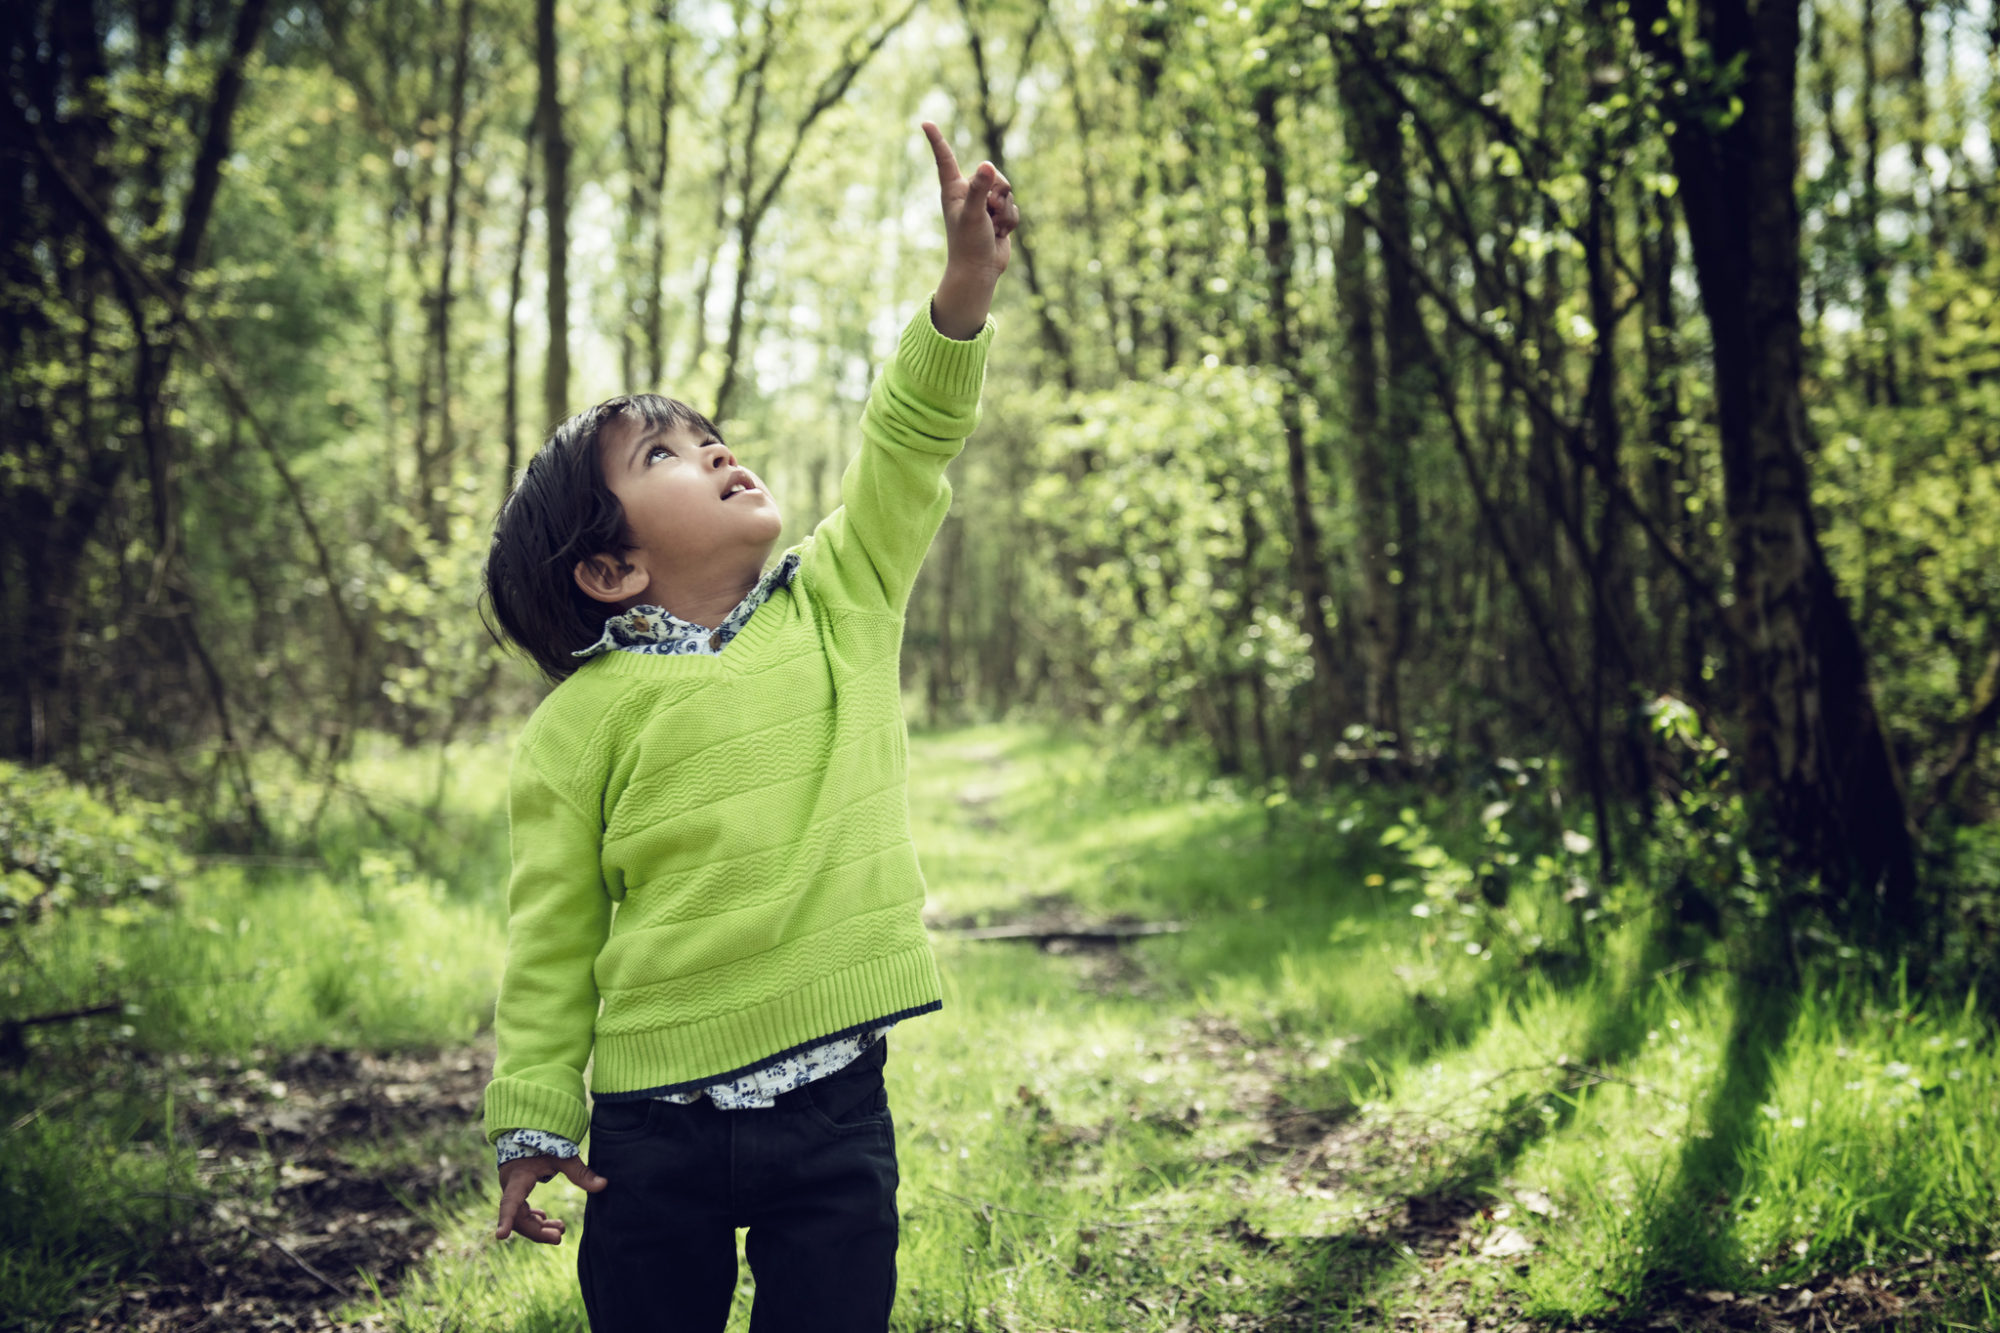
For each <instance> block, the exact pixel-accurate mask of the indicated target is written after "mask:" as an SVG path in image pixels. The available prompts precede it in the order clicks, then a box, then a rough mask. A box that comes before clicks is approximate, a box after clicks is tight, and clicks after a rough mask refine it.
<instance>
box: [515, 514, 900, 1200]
mask: <svg viewBox="0 0 2000 1333" xmlns="http://www.w3.org/2000/svg"><path fill="white" fill-rule="evenodd" d="M798 568H799V553H798V552H797V551H788V552H787V553H786V554H785V558H784V559H783V560H780V561H779V562H778V563H777V564H776V565H775V566H773V567H772V569H771V571H770V572H769V573H768V574H766V575H764V577H763V578H762V579H760V580H758V583H757V586H756V587H755V588H752V589H751V590H750V595H749V596H748V597H745V598H744V599H743V600H742V601H741V602H738V603H737V604H736V609H735V610H734V611H731V612H730V613H729V614H728V615H726V616H724V617H723V618H722V623H721V624H720V625H717V626H716V627H715V628H714V629H712V630H711V629H709V628H708V627H707V626H705V625H696V624H694V623H692V622H691V621H686V620H682V619H681V618H680V617H679V616H677V615H675V614H674V613H673V612H671V611H668V610H666V609H665V608H664V607H658V606H635V607H633V608H632V609H631V610H630V611H626V612H624V613H623V614H621V615H615V616H612V617H611V618H610V619H609V620H606V621H605V622H604V633H603V634H602V635H600V636H599V637H598V640H597V642H596V643H593V644H591V645H590V647H588V648H584V649H581V650H579V651H578V652H577V653H576V654H575V656H577V657H595V656H596V655H597V654H599V653H603V652H612V651H616V652H623V653H649V654H654V655H676V656H678V655H681V654H707V655H710V656H713V655H716V654H719V653H721V651H722V650H723V649H724V648H727V647H728V646H729V644H730V641H731V640H732V639H734V638H735V637H736V636H737V634H738V633H740V632H741V631H742V629H743V626H744V625H746V624H748V623H749V620H750V617H751V615H753V614H754V613H755V612H756V610H757V608H758V607H760V606H762V605H763V604H764V603H765V602H766V601H768V600H770V597H771V594H772V593H774V592H776V591H778V589H780V588H782V587H784V586H785V585H786V584H788V583H790V582H791V581H792V575H793V574H795V573H797V572H798ZM888 1030H889V1025H887V1024H884V1025H883V1026H881V1027H879V1028H871V1029H869V1030H868V1031H866V1032H861V1033H857V1034H855V1035H853V1036H847V1037H833V1038H830V1039H828V1040H826V1041H822V1042H817V1043H815V1044H813V1045H811V1046H807V1047H805V1048H804V1049H802V1050H798V1051H794V1052H793V1053H791V1054H790V1055H787V1056H786V1057H785V1058H784V1059H782V1060H779V1061H777V1062H775V1063H773V1064H770V1065H767V1066H765V1067H764V1068H762V1069H753V1070H751V1071H750V1072H749V1073H747V1074H739V1075H738V1076H736V1077H735V1078H730V1079H724V1080H722V1081H721V1082H718V1083H711V1084H709V1085H708V1086H707V1087H704V1088H696V1089H694V1090H693V1091H691V1092H672V1093H662V1094H660V1097H659V1099H660V1100H661V1101H663V1102H677V1103H680V1104H681V1105H686V1104H688V1103H690V1102H694V1101H698V1100H700V1099H701V1098H703V1097H707V1098H708V1099H709V1100H710V1101H712V1102H714V1103H715V1104H716V1106H718V1107H720V1108H721V1109H722V1110H725V1111H744V1110H753V1109H762V1108H765V1107H769V1106H771V1105H773V1104H775V1103H776V1101H777V1099H778V1094H779V1093H783V1092H790V1091H792V1090H793V1089H794V1088H802V1087H804V1086H805V1085H806V1084H808V1083H811V1082H812V1081H813V1080H814V1079H820V1078H825V1077H826V1076H827V1075H828V1074H832V1073H835V1072H836V1071H838V1070H841V1069H845V1068H846V1067H847V1066H848V1065H850V1064H852V1063H853V1062H854V1061H855V1059H857V1058H858V1057H859V1056H860V1055H861V1053H862V1052H864V1051H866V1050H867V1049H868V1048H869V1047H870V1046H873V1045H874V1044H875V1043H876V1042H878V1041H880V1040H881V1039H882V1036H883V1034H884V1033H886V1032H888ZM577 1152H578V1149H577V1146H576V1144H574V1143H572V1142H570V1140H568V1139H566V1138H564V1137H562V1135H560V1134H550V1133H548V1132H547V1131H545V1130H539V1129H510V1130H507V1131H506V1132H505V1133H503V1134H501V1135H500V1137H499V1138H498V1139H496V1140H495V1141H494V1153H495V1156H496V1157H497V1159H498V1164H499V1165H505V1164H506V1163H508V1162H511V1161H513V1160H514V1159H515V1158H517V1157H536V1156H542V1155H546V1156H549V1157H575V1156H576V1155H577Z"/></svg>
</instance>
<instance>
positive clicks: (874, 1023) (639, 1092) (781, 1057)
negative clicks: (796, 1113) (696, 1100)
mask: <svg viewBox="0 0 2000 1333" xmlns="http://www.w3.org/2000/svg"><path fill="white" fill-rule="evenodd" d="M942 1008H944V1001H943V1000H932V1001H931V1002H930V1003H929V1004H920V1005H918V1006H917V1007H916V1008H914V1009H905V1010H904V1011H903V1012H902V1013H900V1014H884V1015H882V1016H881V1017H880V1018H871V1019H868V1020H867V1021H866V1022H862V1023H856V1024H854V1025H853V1026H852V1027H845V1028H842V1029H841V1030H840V1031H838V1032H829V1033H827V1034H826V1035H825V1036H824V1037H813V1038H811V1039H810V1040H808V1041H802V1042H800V1043H799V1044H798V1045H796V1046H792V1047H788V1048H786V1049H785V1050H782V1051H779V1052H778V1053H777V1054H776V1055H768V1056H765V1057H764V1058H763V1059H762V1060H758V1061H756V1062H754V1063H752V1064H747V1065H744V1066H743V1067H742V1068H741V1069H732V1070H729V1071H728V1072H727V1073H722V1074H712V1075H709V1076H707V1077H704V1078H691V1079H688V1080H687V1081H686V1082H684V1083H663V1084H661V1085H660V1086H659V1087H657V1088H638V1089H636V1090H634V1091H632V1092H597V1091H594V1090H593V1091H592V1092H591V1094H590V1097H591V1100H592V1101H599V1102H638V1101H645V1100H646V1099H648V1098H651V1097H666V1096H670V1095H672V1094H674V1093H679V1092H698V1091H700V1090H701V1089H703V1088H708V1087H712V1086H714V1085H715V1084H717V1083H728V1082H731V1081H732V1080H734V1079H739V1078H742V1077H743V1076H744V1075H745V1074H754V1073H756V1072H757V1071H758V1070H760V1069H769V1068H770V1067H771V1066H772V1065H775V1064H778V1063H780V1062H782V1061H785V1060H789V1059H791V1058H792V1057H793V1056H795V1055H797V1054H798V1053H799V1052H800V1051H809V1050H811V1049H812V1048H813V1047H815V1046H821V1045H824V1044H826V1043H827V1042H830V1041H838V1040H839V1039H840V1038H842V1037H854V1036H859V1035H860V1034H861V1033H863V1032H872V1031H874V1030H875V1029H876V1028H882V1027H888V1026H889V1025H890V1024H892V1023H900V1022H902V1021H903V1020H904V1019H906V1018H916V1017H919V1016H920V1015H923V1014H934V1013H936V1012H937V1011H938V1010H940V1009H942Z"/></svg>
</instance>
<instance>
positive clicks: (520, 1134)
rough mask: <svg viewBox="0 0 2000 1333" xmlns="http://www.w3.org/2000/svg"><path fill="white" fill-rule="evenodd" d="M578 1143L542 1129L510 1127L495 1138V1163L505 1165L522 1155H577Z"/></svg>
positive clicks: (495, 1164) (497, 1165)
mask: <svg viewBox="0 0 2000 1333" xmlns="http://www.w3.org/2000/svg"><path fill="white" fill-rule="evenodd" d="M576 1155H577V1146H576V1144H574V1143H572V1142H570V1141H569V1140H568V1139H566V1138H564V1137H563V1136H562V1135H560V1134H551V1133H549V1132H548V1131H547V1130H542V1129H510V1130H506V1131H505V1132H503V1133H502V1134H501V1135H500V1137H499V1138H497V1139H495V1140H493V1156H494V1162H493V1165H494V1166H496V1167H500V1166H505V1165H507V1163H509V1162H511V1161H514V1160H515V1159H517V1158H521V1157H544V1156H546V1157H575V1156H576Z"/></svg>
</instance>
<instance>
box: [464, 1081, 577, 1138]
mask: <svg viewBox="0 0 2000 1333" xmlns="http://www.w3.org/2000/svg"><path fill="white" fill-rule="evenodd" d="M485 1120H486V1139H487V1141H488V1142H489V1143H490V1142H492V1141H493V1140H495V1139H497V1138H499V1137H500V1136H501V1135H502V1134H503V1133H505V1132H506V1131H508V1130H510V1129H540V1130H546V1131H547V1132H548V1133H551V1134H560V1135H562V1136H563V1137H564V1138H566V1139H569V1140H570V1141H572V1142H574V1141H576V1140H578V1139H581V1138H582V1137H583V1131H584V1130H586V1129H588V1128H589V1127H590V1108H589V1107H587V1106H585V1105H584V1104H583V1102H582V1101H581V1100H579V1099H578V1098H575V1097H572V1096H570V1095H569V1094H568V1093H566V1092H557V1091H556V1090H555V1089H554V1088H550V1087H545V1086H543V1085H542V1084H540V1083H530V1082H528V1081H527V1080H526V1079H519V1078H496V1079H494V1080H493V1081H492V1082H491V1083H489V1084H487V1085H486V1113H485Z"/></svg>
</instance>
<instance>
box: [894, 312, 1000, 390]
mask: <svg viewBox="0 0 2000 1333" xmlns="http://www.w3.org/2000/svg"><path fill="white" fill-rule="evenodd" d="M994 328H995V325H994V323H993V316H991V315H988V316H987V317H986V323H985V325H984V326H983V327H981V329H980V330H979V332H977V333H975V334H973V335H972V336H971V337H970V338H967V339H965V340H964V341H963V342H961V341H960V340H958V339H957V338H947V337H945V336H944V335H943V334H942V333H939V332H938V331H937V325H935V324H933V323H932V322H931V305H930V302H929V301H926V302H924V308H923V309H922V310H919V311H918V312H917V317H916V318H915V319H913V320H911V321H910V322H909V324H908V325H906V326H905V327H904V329H903V339H902V342H901V343H900V344H898V346H897V349H896V365H897V368H898V369H900V370H901V371H902V373H903V374H904V375H905V376H906V377H908V379H909V380H910V382H911V384H912V385H913V386H914V387H916V388H918V389H919V390H922V391H923V392H924V396H925V397H927V398H931V397H934V398H936V399H938V400H939V402H940V405H941V406H945V407H949V408H952V409H963V408H966V407H970V406H972V405H974V404H976V403H978V401H979V390H980V386H981V385H982V384H983V383H984V382H985V379H986V349H987V348H988V347H990V346H992V344H993V330H994Z"/></svg>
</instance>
